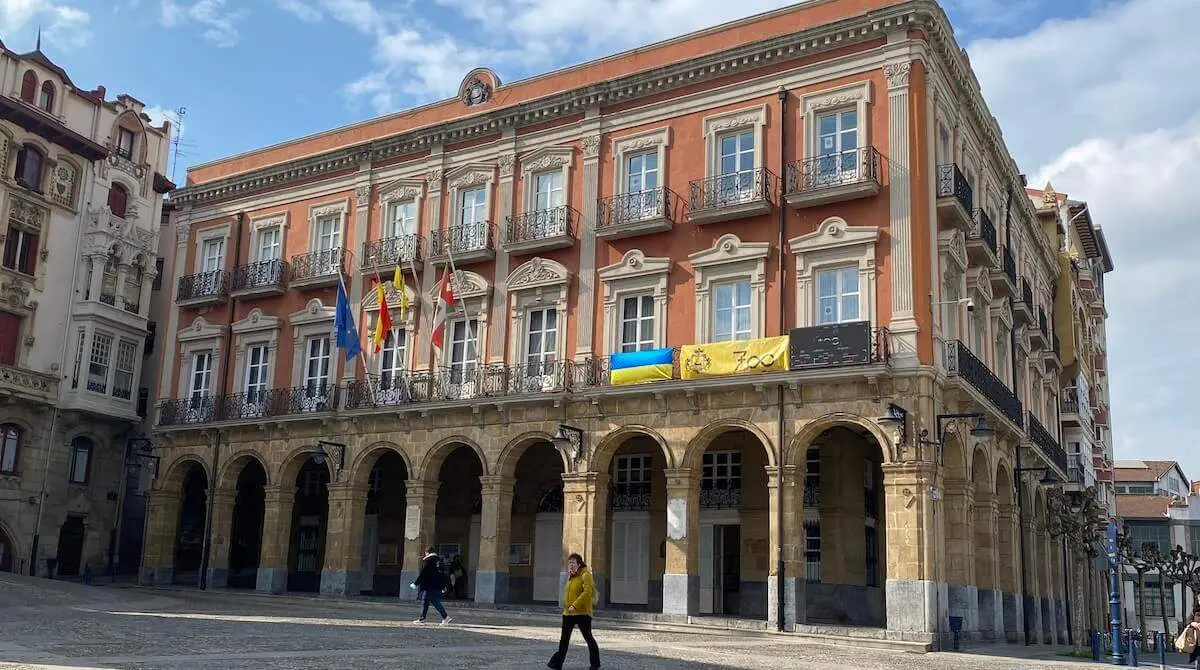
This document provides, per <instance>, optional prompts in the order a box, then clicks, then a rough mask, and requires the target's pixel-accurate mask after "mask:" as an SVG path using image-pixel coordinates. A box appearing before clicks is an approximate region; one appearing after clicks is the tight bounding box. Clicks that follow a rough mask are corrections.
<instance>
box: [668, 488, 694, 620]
mask: <svg viewBox="0 0 1200 670" xmlns="http://www.w3.org/2000/svg"><path fill="white" fill-rule="evenodd" d="M663 474H664V475H665V476H666V479H667V560H666V570H665V574H663V614H671V615H676V616H695V615H697V614H699V613H700V547H699V542H700V481H699V480H700V476H699V473H698V472H694V471H693V470H692V469H691V468H674V469H669V470H664V471H663Z"/></svg>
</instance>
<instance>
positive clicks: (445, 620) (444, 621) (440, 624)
mask: <svg viewBox="0 0 1200 670" xmlns="http://www.w3.org/2000/svg"><path fill="white" fill-rule="evenodd" d="M451 621H452V619H451V617H446V618H445V619H442V622H441V623H439V624H438V625H439V626H445V625H446V624H448V623H450V622H451Z"/></svg>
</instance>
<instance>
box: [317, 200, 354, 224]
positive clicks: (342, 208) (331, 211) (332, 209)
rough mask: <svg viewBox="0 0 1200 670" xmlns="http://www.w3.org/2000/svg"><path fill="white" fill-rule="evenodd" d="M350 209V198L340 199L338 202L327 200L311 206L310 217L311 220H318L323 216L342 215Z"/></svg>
mask: <svg viewBox="0 0 1200 670" xmlns="http://www.w3.org/2000/svg"><path fill="white" fill-rule="evenodd" d="M349 209H350V201H349V200H338V201H336V202H327V203H324V204H320V205H316V206H314V207H311V208H309V210H308V217H309V219H310V220H312V221H316V220H317V219H319V218H321V217H323V216H334V215H338V216H342V215H345V213H346V212H347V211H348V210H349Z"/></svg>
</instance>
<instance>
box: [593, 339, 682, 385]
mask: <svg viewBox="0 0 1200 670" xmlns="http://www.w3.org/2000/svg"><path fill="white" fill-rule="evenodd" d="M673 353H674V351H673V350H672V349H669V348H667V349H649V350H646V351H631V352H629V353H625V354H613V355H612V357H611V358H610V359H609V370H610V372H609V379H608V381H609V383H610V384H612V385H613V386H624V385H626V384H641V383H643V382H656V381H662V380H664V379H670V378H671V373H672V370H673V369H674V364H673V362H672V355H673Z"/></svg>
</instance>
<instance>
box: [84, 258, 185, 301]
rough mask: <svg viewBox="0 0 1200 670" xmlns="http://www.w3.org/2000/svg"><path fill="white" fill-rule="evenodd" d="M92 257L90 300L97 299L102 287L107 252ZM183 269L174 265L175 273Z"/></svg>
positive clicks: (181, 266) (89, 286)
mask: <svg viewBox="0 0 1200 670" xmlns="http://www.w3.org/2000/svg"><path fill="white" fill-rule="evenodd" d="M91 259H92V276H91V284H90V285H88V298H89V299H90V300H99V299H100V291H101V290H102V289H103V288H104V267H105V263H106V262H107V261H108V255H107V253H101V254H93V255H92V256H91ZM182 271H183V265H179V266H177V267H176V274H179V273H180V272H182Z"/></svg>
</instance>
